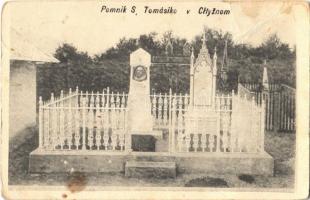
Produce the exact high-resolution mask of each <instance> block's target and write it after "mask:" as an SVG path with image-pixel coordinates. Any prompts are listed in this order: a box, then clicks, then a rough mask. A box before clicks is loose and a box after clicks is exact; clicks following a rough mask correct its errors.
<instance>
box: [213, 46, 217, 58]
mask: <svg viewBox="0 0 310 200" xmlns="http://www.w3.org/2000/svg"><path fill="white" fill-rule="evenodd" d="M216 52H217V48H216V46H215V47H214V54H213V59H217V53H216Z"/></svg>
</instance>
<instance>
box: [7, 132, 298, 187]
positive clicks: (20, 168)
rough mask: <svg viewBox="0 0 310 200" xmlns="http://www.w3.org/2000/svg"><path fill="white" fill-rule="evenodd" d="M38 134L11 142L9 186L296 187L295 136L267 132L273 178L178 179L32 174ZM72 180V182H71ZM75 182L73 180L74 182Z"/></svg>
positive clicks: (26, 134) (208, 176) (205, 176)
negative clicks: (30, 163)
mask: <svg viewBox="0 0 310 200" xmlns="http://www.w3.org/2000/svg"><path fill="white" fill-rule="evenodd" d="M37 135H38V134H37V131H36V129H34V128H29V129H27V130H25V131H24V132H23V133H22V134H20V135H18V137H16V138H13V139H11V141H10V154H9V156H10V160H9V184H10V185H66V184H67V183H68V182H71V183H72V180H71V179H83V182H84V183H86V184H87V185H96V186H133V187H134V186H157V187H160V186H171V187H179V186H180V187H184V186H185V187H267V188H270V187H273V188H292V187H293V186H294V185H293V184H294V160H295V159H294V157H295V134H289V133H277V132H267V133H266V137H265V149H266V151H267V152H268V153H269V154H271V155H272V156H273V157H274V159H275V171H274V176H273V177H271V176H249V175H246V174H244V175H241V174H195V175H188V174H180V175H178V176H177V178H176V179H136V178H125V177H124V175H123V174H118V173H111V174H106V173H105V174H103V173H101V174H98V173H96V174H86V175H85V174H29V173H28V172H27V171H28V159H29V153H30V152H31V151H33V150H34V149H35V148H36V147H37ZM70 180H71V181H70ZM73 181H74V180H73Z"/></svg>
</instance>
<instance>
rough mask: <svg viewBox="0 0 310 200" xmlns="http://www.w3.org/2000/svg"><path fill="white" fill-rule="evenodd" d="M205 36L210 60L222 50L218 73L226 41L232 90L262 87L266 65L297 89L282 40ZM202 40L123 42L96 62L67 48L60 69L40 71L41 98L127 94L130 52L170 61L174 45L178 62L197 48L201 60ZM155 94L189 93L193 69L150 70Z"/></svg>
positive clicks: (291, 53)
mask: <svg viewBox="0 0 310 200" xmlns="http://www.w3.org/2000/svg"><path fill="white" fill-rule="evenodd" d="M205 34H206V35H205V36H206V40H207V41H206V44H207V47H208V50H209V53H210V55H211V56H213V54H214V49H215V47H216V48H217V56H218V61H217V65H218V67H220V66H221V64H222V56H223V51H224V46H225V40H227V46H228V48H227V50H228V72H227V74H228V79H227V82H228V83H227V85H228V86H229V88H228V89H229V90H231V89H234V88H235V87H236V84H237V81H238V79H239V81H242V82H261V80H262V72H263V67H262V64H263V62H264V60H266V61H267V67H268V72H269V79H270V81H271V82H275V83H284V84H288V85H291V86H295V50H291V49H290V48H289V46H288V44H285V43H283V42H281V40H280V39H279V37H278V36H277V35H275V34H274V35H271V36H270V37H269V38H268V39H267V40H266V41H264V42H263V43H262V44H261V45H259V46H257V47H252V46H251V45H248V44H235V43H234V41H233V37H232V35H231V34H230V33H227V32H222V31H217V30H212V29H206V30H205ZM201 39H202V34H199V35H196V36H195V37H194V39H193V40H192V41H187V40H186V39H185V38H180V37H177V36H174V35H173V32H172V31H167V32H166V33H164V34H163V36H162V37H158V35H157V33H156V32H152V33H149V34H143V35H140V36H139V37H138V38H121V39H120V40H119V42H118V43H117V44H116V45H115V46H114V47H111V48H109V49H107V50H106V51H105V52H103V53H101V54H97V55H95V56H94V57H93V58H91V57H90V56H89V55H88V53H87V52H80V51H78V50H77V48H76V47H74V46H73V45H70V44H63V45H61V46H60V47H58V48H57V49H56V51H55V54H54V56H55V57H56V58H57V59H58V60H59V61H60V63H57V64H47V65H46V66H44V67H42V68H40V69H39V76H38V77H39V78H38V81H39V95H42V96H43V97H44V99H47V98H49V95H50V93H51V92H54V93H55V92H56V93H57V92H58V91H60V90H61V89H65V90H66V89H68V88H70V87H71V88H75V87H76V86H79V87H80V89H82V90H88V91H92V90H93V91H102V89H103V88H105V87H110V88H111V89H112V90H113V91H118V92H123V91H124V92H128V85H129V70H130V67H129V55H130V53H131V52H133V51H134V50H136V49H137V48H138V47H142V48H144V49H145V50H146V51H148V52H149V53H151V55H165V48H166V45H167V43H168V42H169V40H170V41H171V43H172V45H173V52H174V56H181V55H182V51H183V46H184V44H185V43H189V44H190V45H191V46H192V47H193V49H194V54H195V56H197V55H198V53H199V50H200V48H201V45H202V40H201ZM219 77H220V76H219ZM218 80H219V78H218ZM219 81H220V80H219ZM151 88H152V89H154V90H155V91H156V92H168V91H169V88H172V89H173V91H174V92H177V93H179V92H182V93H185V92H186V93H188V90H189V69H188V67H181V66H177V65H171V66H161V67H153V68H151ZM226 89H227V88H226Z"/></svg>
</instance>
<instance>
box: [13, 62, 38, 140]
mask: <svg viewBox="0 0 310 200" xmlns="http://www.w3.org/2000/svg"><path fill="white" fill-rule="evenodd" d="M9 102H10V108H9V109H10V110H9V119H10V121H9V123H10V124H9V127H10V133H9V136H10V138H11V137H13V136H16V135H17V134H19V133H22V131H23V130H24V129H26V128H27V127H31V126H35V124H36V116H37V113H36V66H35V63H34V62H29V61H11V64H10V95H9Z"/></svg>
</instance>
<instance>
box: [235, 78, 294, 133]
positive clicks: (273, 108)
mask: <svg viewBox="0 0 310 200" xmlns="http://www.w3.org/2000/svg"><path fill="white" fill-rule="evenodd" d="M238 92H241V93H243V94H246V95H248V96H251V97H254V98H255V101H256V103H257V104H261V103H262V100H263V99H265V101H266V108H265V109H266V110H265V128H266V130H269V131H279V132H294V131H295V129H296V127H295V123H296V115H295V107H296V102H295V89H294V88H292V87H289V86H287V85H284V84H269V87H268V88H267V89H265V90H264V89H263V88H262V86H261V85H260V84H255V83H251V84H250V83H239V84H238Z"/></svg>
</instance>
